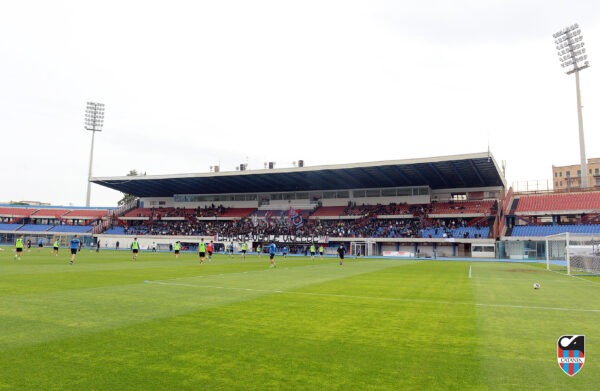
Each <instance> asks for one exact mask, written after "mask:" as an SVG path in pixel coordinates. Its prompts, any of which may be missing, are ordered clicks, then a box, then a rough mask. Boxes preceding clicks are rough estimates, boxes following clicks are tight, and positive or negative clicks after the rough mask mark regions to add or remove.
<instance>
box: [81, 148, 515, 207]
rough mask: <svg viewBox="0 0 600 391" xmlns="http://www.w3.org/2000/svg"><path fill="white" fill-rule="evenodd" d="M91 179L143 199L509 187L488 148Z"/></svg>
mask: <svg viewBox="0 0 600 391" xmlns="http://www.w3.org/2000/svg"><path fill="white" fill-rule="evenodd" d="M91 181H92V182H93V183H96V184H99V185H101V186H105V187H109V188H112V189H115V190H118V191H121V192H123V193H128V194H133V195H136V196H140V197H168V196H173V195H175V194H219V193H248V192H257V193H258V192H285V191H302V190H308V191H313V190H333V189H360V188H377V187H405V186H429V187H431V188H434V189H435V188H465V187H466V188H469V187H489V186H502V187H505V180H504V178H503V176H502V175H501V173H500V170H499V167H498V165H497V164H496V161H495V159H494V158H493V155H492V154H491V153H489V152H481V153H471V154H461V155H450V156H437V157H429V158H415V159H402V160H387V161H374V162H362V163H348V164H336V165H320V166H305V167H288V168H273V169H258V170H244V171H222V172H208V173H188V174H172V175H141V176H120V177H94V178H91Z"/></svg>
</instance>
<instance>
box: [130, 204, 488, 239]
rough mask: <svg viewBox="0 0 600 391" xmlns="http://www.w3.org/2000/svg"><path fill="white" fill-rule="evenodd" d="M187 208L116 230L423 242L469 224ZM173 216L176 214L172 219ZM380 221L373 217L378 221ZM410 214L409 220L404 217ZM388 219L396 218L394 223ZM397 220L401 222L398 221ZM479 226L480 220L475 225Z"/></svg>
mask: <svg viewBox="0 0 600 391" xmlns="http://www.w3.org/2000/svg"><path fill="white" fill-rule="evenodd" d="M189 210H190V209H188V210H186V211H185V212H182V211H181V210H180V211H178V210H176V209H175V208H171V209H169V210H168V211H163V212H162V213H152V216H154V217H152V218H150V219H148V220H123V221H122V225H123V228H124V232H125V234H131V235H171V236H215V235H220V236H226V237H240V236H246V235H276V236H280V235H295V236H301V237H316V236H329V237H349V238H370V237H371V238H427V237H439V236H442V237H453V236H454V237H456V235H455V232H456V230H457V229H460V228H465V227H467V226H469V225H471V224H469V222H470V220H472V219H469V218H463V217H460V215H458V216H457V217H455V218H436V219H432V218H428V217H427V213H428V211H429V210H431V207H428V206H426V205H425V206H424V205H406V204H399V205H396V204H390V205H370V206H356V205H354V204H349V205H348V206H347V207H346V208H345V210H344V213H345V214H346V216H352V217H353V218H350V219H323V218H321V219H304V220H303V223H302V224H301V225H292V224H291V223H290V221H289V220H288V219H287V218H286V214H278V215H277V217H270V216H269V217H262V218H257V217H256V216H253V217H242V218H238V219H231V220H218V219H216V217H218V216H219V215H220V214H221V213H223V211H225V210H226V208H223V207H222V206H217V207H211V208H198V209H191V210H192V211H193V213H190V212H189ZM177 213H179V214H177ZM159 215H160V216H165V217H182V216H184V217H185V219H183V220H181V219H179V220H172V219H167V220H161V219H158V217H159ZM380 215H381V216H386V217H385V218H379V216H380ZM407 215H410V216H411V217H410V218H408V217H405V216H407ZM197 216H201V217H210V216H213V217H215V219H214V220H212V219H211V220H202V219H197V218H196V217H197ZM391 216H399V217H398V218H394V217H391ZM401 216H402V217H401ZM478 221H481V220H478ZM490 222H491V220H489V219H484V220H483V221H481V222H478V223H476V224H472V225H471V229H470V230H469V231H464V229H463V230H461V231H460V232H461V234H460V236H462V237H468V235H470V233H467V234H466V235H467V236H465V233H464V232H475V234H474V235H475V237H477V235H478V233H479V236H481V233H482V232H484V233H485V234H486V235H487V232H488V230H483V228H487V227H488V225H489V223H490Z"/></svg>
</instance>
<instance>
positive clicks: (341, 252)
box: [337, 244, 346, 265]
mask: <svg viewBox="0 0 600 391" xmlns="http://www.w3.org/2000/svg"><path fill="white" fill-rule="evenodd" d="M337 253H338V257H340V265H343V264H344V254H345V253H346V248H345V247H344V245H343V244H340V247H338V249H337Z"/></svg>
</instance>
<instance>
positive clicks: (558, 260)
mask: <svg viewBox="0 0 600 391" xmlns="http://www.w3.org/2000/svg"><path fill="white" fill-rule="evenodd" d="M565 267H566V272H567V274H568V275H578V274H591V275H600V237H594V236H591V235H589V234H587V235H586V234H574V233H569V232H565V233H562V234H557V235H549V236H546V268H547V269H548V270H563V271H564V270H565Z"/></svg>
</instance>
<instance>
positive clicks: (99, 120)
mask: <svg viewBox="0 0 600 391" xmlns="http://www.w3.org/2000/svg"><path fill="white" fill-rule="evenodd" d="M103 124H104V103H94V102H87V107H86V109H85V128H86V129H87V130H91V131H92V148H91V150H90V169H89V171H88V183H87V195H86V198H85V206H90V192H91V190H92V182H90V180H91V179H92V161H93V160H94V136H95V134H96V132H100V131H101V130H102V125H103Z"/></svg>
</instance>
